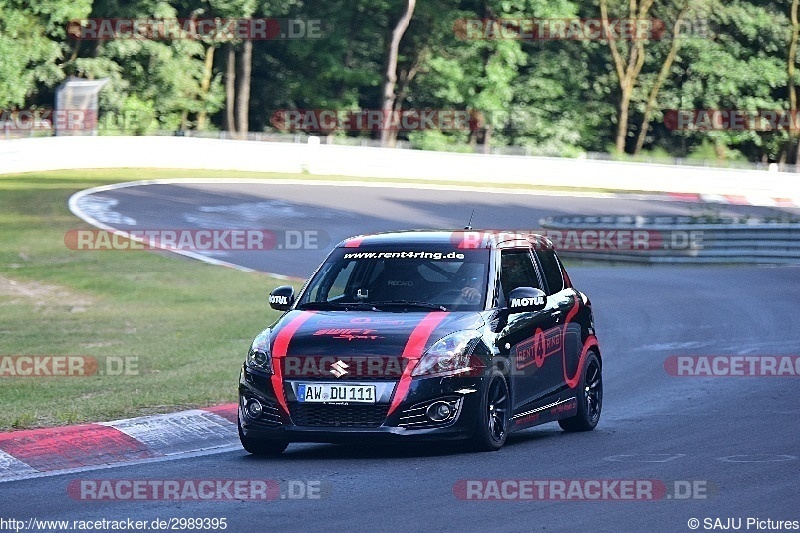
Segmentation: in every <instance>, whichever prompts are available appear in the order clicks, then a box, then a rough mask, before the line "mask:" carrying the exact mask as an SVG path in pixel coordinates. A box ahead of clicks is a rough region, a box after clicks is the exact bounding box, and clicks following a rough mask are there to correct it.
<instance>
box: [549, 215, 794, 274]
mask: <svg viewBox="0 0 800 533" xmlns="http://www.w3.org/2000/svg"><path fill="white" fill-rule="evenodd" d="M540 224H541V225H542V227H543V228H545V229H546V234H547V236H548V237H549V238H550V239H551V240H553V241H554V244H555V247H556V249H557V250H559V254H560V255H562V256H564V257H567V258H576V259H589V260H599V261H610V262H621V263H653V264H663V263H686V264H721V263H729V264H730V263H741V264H771V265H775V264H800V219H797V220H794V219H789V220H787V219H784V220H779V219H734V218H716V219H713V220H711V219H709V218H704V217H684V216H677V217H663V216H659V217H634V216H607V217H575V216H566V217H548V218H544V219H542V220H541V221H540ZM600 232H605V233H603V234H601V233H600ZM610 232H615V233H613V234H612V235H611V236H609V233H610ZM620 232H625V233H624V234H621V233H620ZM634 232H638V233H634ZM623 235H624V237H625V238H621V237H622V236H623ZM637 237H638V239H637ZM556 241H559V242H556ZM620 242H622V243H623V244H625V245H624V246H619V245H618V244H619V243H620Z"/></svg>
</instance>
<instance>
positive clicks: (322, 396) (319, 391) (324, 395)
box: [297, 383, 375, 403]
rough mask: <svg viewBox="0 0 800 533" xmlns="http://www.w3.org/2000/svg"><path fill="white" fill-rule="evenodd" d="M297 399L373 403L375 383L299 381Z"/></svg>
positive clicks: (311, 401) (321, 401)
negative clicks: (348, 383) (354, 383)
mask: <svg viewBox="0 0 800 533" xmlns="http://www.w3.org/2000/svg"><path fill="white" fill-rule="evenodd" d="M297 401H299V402H308V403H328V402H354V403H375V385H338V384H333V383H319V384H317V383H300V384H298V385H297Z"/></svg>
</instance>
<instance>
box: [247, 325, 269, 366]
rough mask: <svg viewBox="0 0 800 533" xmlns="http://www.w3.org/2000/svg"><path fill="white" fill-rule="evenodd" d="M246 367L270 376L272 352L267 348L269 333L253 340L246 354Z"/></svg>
mask: <svg viewBox="0 0 800 533" xmlns="http://www.w3.org/2000/svg"><path fill="white" fill-rule="evenodd" d="M247 366H249V367H250V368H254V369H256V370H260V371H261V372H265V373H267V374H272V351H271V350H270V347H269V332H268V331H267V332H264V333H262V334H261V335H259V336H258V337H256V338H255V340H254V341H253V344H252V345H251V346H250V350H249V351H248V352H247Z"/></svg>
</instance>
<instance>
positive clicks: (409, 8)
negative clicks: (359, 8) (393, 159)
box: [381, 0, 417, 146]
mask: <svg viewBox="0 0 800 533" xmlns="http://www.w3.org/2000/svg"><path fill="white" fill-rule="evenodd" d="M416 5H417V0H406V7H405V10H404V11H403V14H402V15H401V16H400V20H398V21H397V25H396V26H395V27H394V30H393V31H392V39H391V41H390V42H389V54H388V56H389V57H388V59H387V60H386V80H385V81H384V84H383V105H382V106H381V112H382V116H383V121H384V124H383V128H382V129H381V146H394V144H395V142H396V141H397V128H395V127H394V126H393V120H392V118H391V117H393V115H394V112H395V110H396V105H395V104H396V103H397V94H396V93H395V86H396V85H397V56H398V53H399V49H400V40H401V39H402V38H403V34H404V33H405V32H406V30H407V29H408V25H409V24H410V23H411V17H412V16H413V15H414V8H415V7H416Z"/></svg>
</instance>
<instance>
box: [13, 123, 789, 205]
mask: <svg viewBox="0 0 800 533" xmlns="http://www.w3.org/2000/svg"><path fill="white" fill-rule="evenodd" d="M312 140H313V139H312ZM125 167H148V168H183V169H218V170H250V171H264V172H286V173H301V172H302V173H308V174H315V175H343V176H352V177H363V178H383V179H398V178H414V179H425V180H440V181H448V182H453V183H454V184H470V183H483V184H490V185H502V184H525V185H533V186H540V187H578V188H591V189H606V190H613V191H641V192H664V193H689V194H699V195H704V196H706V197H708V198H709V199H712V200H713V198H714V197H716V196H726V195H729V196H730V195H732V196H740V197H744V198H746V201H747V203H751V204H755V205H792V204H793V205H800V176H797V175H795V174H792V173H785V172H767V171H757V170H737V169H719V168H707V167H689V166H677V167H676V166H669V165H654V164H645V163H623V162H613V161H596V160H581V159H562V158H548V157H526V156H505V155H484V154H460V153H450V152H430V151H420V150H398V149H391V148H371V147H357V146H338V145H326V144H318V143H308V144H291V143H272V142H255V141H228V140H219V139H199V138H187V137H113V136H109V137H45V138H32V139H16V140H7V141H1V142H0V174H2V173H14V172H32V171H44V170H57V169H80V168H125Z"/></svg>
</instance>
